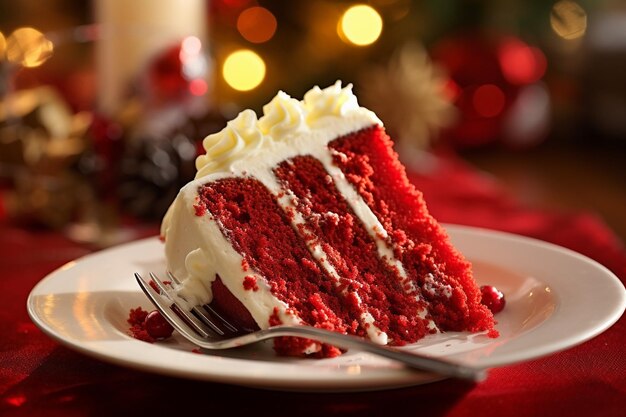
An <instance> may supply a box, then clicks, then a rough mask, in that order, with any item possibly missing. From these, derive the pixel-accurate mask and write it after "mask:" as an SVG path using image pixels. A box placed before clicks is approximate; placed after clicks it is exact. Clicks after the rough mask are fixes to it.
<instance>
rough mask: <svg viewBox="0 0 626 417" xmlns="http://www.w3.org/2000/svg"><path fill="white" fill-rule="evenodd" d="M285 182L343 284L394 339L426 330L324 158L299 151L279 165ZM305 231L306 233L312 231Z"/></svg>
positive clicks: (411, 339) (405, 339) (395, 272)
mask: <svg viewBox="0 0 626 417" xmlns="http://www.w3.org/2000/svg"><path fill="white" fill-rule="evenodd" d="M274 172H275V174H276V176H277V177H278V178H279V180H280V181H281V183H282V185H283V187H284V188H285V189H287V190H289V191H290V192H291V193H292V194H293V195H295V196H296V197H297V200H296V201H297V203H296V208H297V210H298V211H299V212H300V214H302V216H303V218H304V219H305V221H306V226H307V228H308V229H309V230H308V231H307V232H309V233H310V232H312V235H313V236H315V238H314V239H313V240H314V242H315V243H318V244H320V245H321V247H322V249H323V250H324V252H325V253H326V255H327V256H328V261H329V262H330V264H331V265H332V266H333V267H334V269H335V270H336V271H337V273H338V274H339V275H340V277H341V281H340V282H341V288H342V289H343V288H347V289H349V290H351V291H355V292H356V293H357V294H358V295H359V298H360V299H361V300H362V303H363V305H364V306H367V311H369V313H370V314H372V316H373V317H374V319H375V320H376V326H377V327H378V328H379V329H380V330H382V331H383V332H385V333H387V335H388V336H389V338H390V340H389V342H390V343H391V344H395V345H401V344H405V343H410V342H415V341H416V340H418V339H420V338H422V337H424V336H425V335H426V333H427V321H426V320H424V319H421V318H419V317H418V312H419V311H420V310H422V309H423V307H424V304H423V303H422V305H419V304H418V301H417V298H416V296H419V294H415V293H414V292H413V293H411V292H410V290H409V287H408V286H407V285H406V283H404V282H402V278H401V277H400V276H399V273H398V270H397V269H396V268H395V267H391V266H390V265H389V264H388V263H387V262H385V260H383V259H381V258H380V255H379V253H378V249H377V246H376V242H375V241H374V239H373V238H372V237H371V236H370V235H369V234H368V232H367V230H366V229H365V227H364V225H363V224H362V223H361V221H360V220H359V218H358V217H357V216H356V215H355V214H354V212H353V210H352V209H351V207H350V206H349V204H348V203H347V201H346V200H345V198H344V197H343V196H342V195H341V193H340V192H339V190H338V189H337V188H336V186H335V185H334V183H333V180H332V178H331V177H330V175H328V173H327V172H326V170H325V168H324V166H323V165H322V163H321V162H320V161H318V160H317V159H315V158H313V157H311V156H300V157H296V158H294V159H291V160H288V161H285V162H283V163H282V164H280V165H279V166H278V167H277V168H276V169H275V170H274ZM307 232H303V234H305V233H307Z"/></svg>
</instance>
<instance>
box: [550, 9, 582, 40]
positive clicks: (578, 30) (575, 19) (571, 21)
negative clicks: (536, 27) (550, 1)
mask: <svg viewBox="0 0 626 417" xmlns="http://www.w3.org/2000/svg"><path fill="white" fill-rule="evenodd" d="M550 25H551V26H552V30H554V32H555V33H556V34H557V35H559V36H560V37H561V38H563V39H568V40H569V39H578V38H580V37H582V36H583V35H584V34H585V31H586V30H587V12H585V10H584V9H583V8H582V7H581V6H580V5H579V4H578V3H576V2H574V1H571V0H561V1H559V2H557V3H556V4H555V5H554V6H552V12H551V13H550Z"/></svg>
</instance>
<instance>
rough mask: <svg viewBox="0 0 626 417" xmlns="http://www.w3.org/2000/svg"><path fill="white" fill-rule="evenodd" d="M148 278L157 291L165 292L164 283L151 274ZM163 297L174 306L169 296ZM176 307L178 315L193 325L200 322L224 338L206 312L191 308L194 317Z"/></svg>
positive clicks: (174, 278)
mask: <svg viewBox="0 0 626 417" xmlns="http://www.w3.org/2000/svg"><path fill="white" fill-rule="evenodd" d="M167 275H168V277H169V278H170V279H171V280H172V281H173V282H174V283H176V284H180V281H179V280H178V279H177V278H176V277H174V275H173V274H172V273H171V272H169V271H168V273H167ZM150 278H151V279H152V280H153V281H154V282H155V284H156V285H157V287H159V289H160V290H161V293H164V292H167V288H166V287H165V283H164V282H163V281H161V280H160V279H159V278H158V277H157V276H156V275H155V274H153V273H152V272H150ZM165 295H166V296H167V297H168V298H169V299H170V300H171V301H172V302H173V303H174V304H176V301H175V300H174V299H172V297H170V296H169V294H165ZM176 307H177V310H181V311H180V314H183V315H184V316H185V317H186V318H187V319H189V320H191V321H192V322H193V324H196V321H197V320H200V321H201V322H202V323H204V324H205V325H206V326H208V327H209V328H210V329H211V330H212V331H214V332H215V333H217V334H218V335H220V336H224V331H223V330H222V329H220V328H219V326H217V325H216V324H215V323H214V321H213V319H212V318H211V317H210V316H208V315H207V314H206V312H204V310H202V309H201V308H199V307H198V306H193V307H192V308H191V311H193V312H194V313H195V314H194V315H192V314H190V313H188V312H187V310H185V309H184V308H181V307H179V306H178V305H177V306H176ZM194 319H195V320H194Z"/></svg>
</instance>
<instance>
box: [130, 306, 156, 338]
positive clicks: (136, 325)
mask: <svg viewBox="0 0 626 417" xmlns="http://www.w3.org/2000/svg"><path fill="white" fill-rule="evenodd" d="M148 313H149V312H148V311H146V310H144V309H143V308H141V307H137V308H131V309H130V312H129V314H128V319H127V320H126V321H127V322H128V324H130V328H129V329H128V333H129V335H130V336H132V337H134V338H135V339H138V340H142V341H144V342H148V343H154V342H155V341H156V340H155V339H154V338H153V337H152V336H150V334H149V333H148V332H147V331H146V328H145V326H144V323H145V321H146V317H147V316H148Z"/></svg>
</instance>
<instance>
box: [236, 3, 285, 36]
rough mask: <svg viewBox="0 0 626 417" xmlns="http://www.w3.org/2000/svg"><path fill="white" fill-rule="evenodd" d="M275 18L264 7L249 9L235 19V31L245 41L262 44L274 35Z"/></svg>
mask: <svg viewBox="0 0 626 417" xmlns="http://www.w3.org/2000/svg"><path fill="white" fill-rule="evenodd" d="M276 26H277V24H276V18H275V17H274V15H273V14H272V12H270V11H269V10H267V9H266V8H264V7H258V6H256V7H250V8H248V9H246V10H244V11H243V12H241V14H240V15H239V17H238V18H237V30H238V31H239V33H241V36H243V37H244V38H245V39H246V40H247V41H249V42H252V43H263V42H267V41H269V40H270V39H271V38H272V36H274V33H276Z"/></svg>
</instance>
